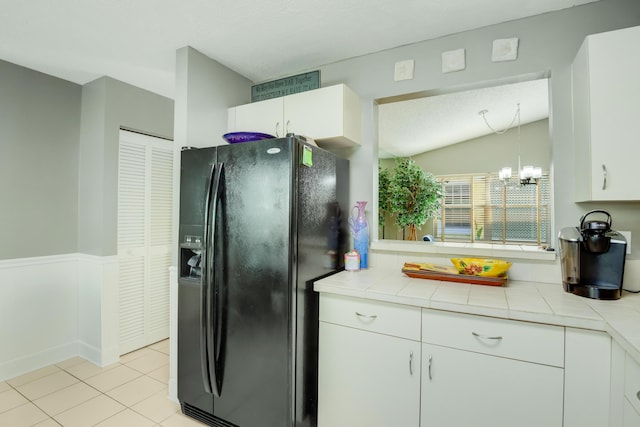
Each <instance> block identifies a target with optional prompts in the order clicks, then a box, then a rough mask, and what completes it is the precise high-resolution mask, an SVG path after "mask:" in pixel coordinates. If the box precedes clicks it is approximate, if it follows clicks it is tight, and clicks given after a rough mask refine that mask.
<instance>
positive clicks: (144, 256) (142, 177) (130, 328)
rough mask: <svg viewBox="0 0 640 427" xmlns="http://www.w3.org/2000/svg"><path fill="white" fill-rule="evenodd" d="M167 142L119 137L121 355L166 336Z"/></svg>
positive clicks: (169, 193)
mask: <svg viewBox="0 0 640 427" xmlns="http://www.w3.org/2000/svg"><path fill="white" fill-rule="evenodd" d="M172 195H173V148H172V142H171V141H167V140H163V139H160V138H154V137H150V136H147V135H141V134H136V133H132V132H127V131H120V149H119V171H118V270H119V278H118V279H119V285H118V290H119V309H120V313H119V319H120V354H124V353H128V352H130V351H132V350H135V349H138V348H140V347H143V346H145V345H148V344H151V343H153V342H156V341H159V340H162V339H164V338H167V337H168V336H169V266H170V264H171V231H172V222H171V220H172V207H171V204H172Z"/></svg>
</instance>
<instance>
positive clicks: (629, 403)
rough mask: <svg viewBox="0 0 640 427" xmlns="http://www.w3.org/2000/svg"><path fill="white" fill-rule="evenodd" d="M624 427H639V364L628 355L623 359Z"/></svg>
mask: <svg viewBox="0 0 640 427" xmlns="http://www.w3.org/2000/svg"><path fill="white" fill-rule="evenodd" d="M624 370H625V376H624V379H625V380H624V397H625V399H624V408H623V414H624V422H623V426H624V427H632V426H633V427H637V426H640V363H638V362H636V361H635V359H634V358H633V357H631V356H630V355H629V354H628V353H627V354H626V357H625V367H624Z"/></svg>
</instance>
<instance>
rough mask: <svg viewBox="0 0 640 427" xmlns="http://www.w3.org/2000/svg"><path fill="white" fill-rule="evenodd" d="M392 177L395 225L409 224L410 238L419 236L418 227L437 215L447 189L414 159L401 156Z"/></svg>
mask: <svg viewBox="0 0 640 427" xmlns="http://www.w3.org/2000/svg"><path fill="white" fill-rule="evenodd" d="M393 172H394V173H393V175H392V176H391V178H390V181H389V196H388V197H389V200H390V205H391V211H392V212H393V213H394V214H396V221H395V223H396V225H397V226H398V227H401V228H404V227H409V236H408V240H418V229H417V227H419V226H421V225H423V224H424V223H425V222H427V220H429V219H431V218H433V217H435V216H436V214H437V212H438V209H440V203H441V200H442V196H443V194H444V190H443V188H442V184H441V183H440V182H438V180H436V178H435V177H434V176H433V175H432V174H430V173H427V172H425V171H424V170H422V168H421V167H420V166H418V165H416V164H415V162H414V161H413V160H412V159H398V160H397V161H396V166H395V168H394V170H393Z"/></svg>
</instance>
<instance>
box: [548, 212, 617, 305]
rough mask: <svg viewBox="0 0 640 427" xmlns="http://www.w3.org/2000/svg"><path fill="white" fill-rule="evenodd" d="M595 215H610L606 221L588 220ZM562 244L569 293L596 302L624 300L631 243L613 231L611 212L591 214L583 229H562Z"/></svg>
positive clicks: (565, 283)
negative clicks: (628, 253)
mask: <svg viewBox="0 0 640 427" xmlns="http://www.w3.org/2000/svg"><path fill="white" fill-rule="evenodd" d="M592 214H603V215H606V219H605V220H590V221H587V217H588V216H590V215H592ZM558 241H559V247H560V265H561V267H562V286H563V287H564V290H565V291H567V292H570V293H573V294H576V295H580V296H582V297H587V298H594V299H606V300H612V299H618V298H620V295H621V294H622V278H623V276H624V262H625V254H626V251H627V240H626V239H625V238H624V236H623V235H622V234H620V233H618V232H617V231H615V230H612V229H611V215H609V213H608V212H606V211H603V210H594V211H590V212H587V213H586V214H584V215H583V216H582V217H581V218H580V226H579V227H566V228H563V229H562V230H560V234H559V236H558Z"/></svg>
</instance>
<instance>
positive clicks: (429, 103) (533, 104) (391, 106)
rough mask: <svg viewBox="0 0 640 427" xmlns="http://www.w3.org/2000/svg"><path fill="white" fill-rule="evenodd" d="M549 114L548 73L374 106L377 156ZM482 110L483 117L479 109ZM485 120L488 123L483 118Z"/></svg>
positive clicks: (428, 147)
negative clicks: (376, 129)
mask: <svg viewBox="0 0 640 427" xmlns="http://www.w3.org/2000/svg"><path fill="white" fill-rule="evenodd" d="M518 105H519V106H520V107H519V108H520V114H519V115H520V120H519V122H520V125H525V124H527V123H531V122H535V121H538V120H542V119H546V118H548V117H549V86H548V80H547V79H546V78H542V79H536V80H530V81H525V82H520V83H510V84H505V85H500V86H494V87H487V88H482V89H474V90H469V91H463V92H455V93H450V94H445V95H436V96H428V97H422V98H417V99H411V100H407V101H401V102H393V103H388V104H381V105H379V106H378V147H379V153H378V155H379V157H381V158H391V157H410V156H413V155H416V154H419V153H423V152H426V151H429V150H434V149H437V148H441V147H445V146H447V145H451V144H455V143H458V142H462V141H467V140H469V139H473V138H478V137H481V136H484V135H489V134H491V133H494V132H503V131H504V130H505V129H509V128H517V126H518V118H517V116H516V113H517V111H518ZM481 111H485V114H484V118H483V116H482V115H481V114H480V112H481ZM485 120H486V122H485Z"/></svg>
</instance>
